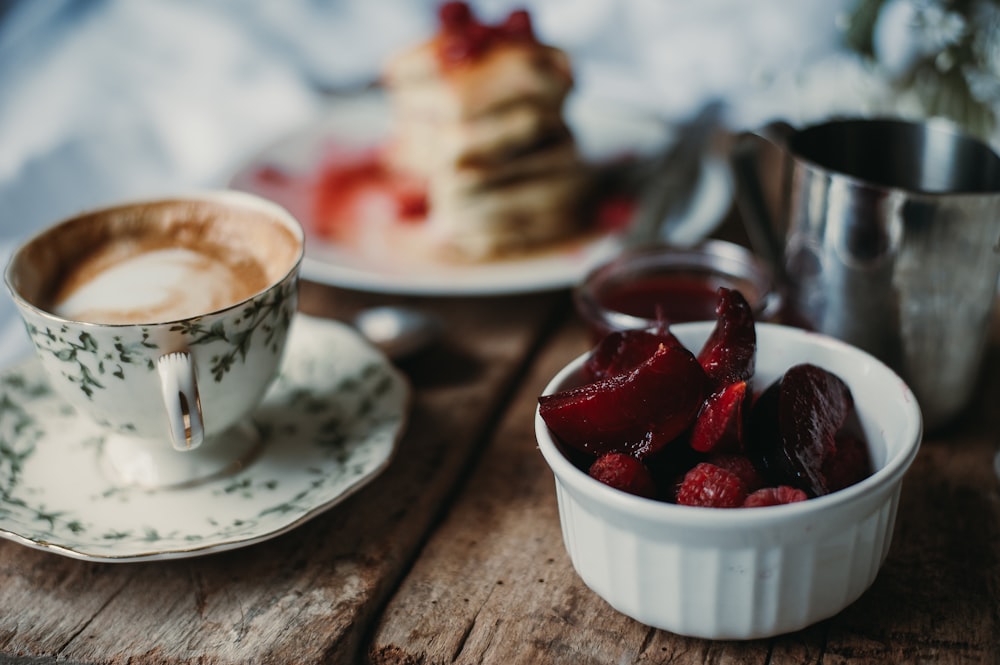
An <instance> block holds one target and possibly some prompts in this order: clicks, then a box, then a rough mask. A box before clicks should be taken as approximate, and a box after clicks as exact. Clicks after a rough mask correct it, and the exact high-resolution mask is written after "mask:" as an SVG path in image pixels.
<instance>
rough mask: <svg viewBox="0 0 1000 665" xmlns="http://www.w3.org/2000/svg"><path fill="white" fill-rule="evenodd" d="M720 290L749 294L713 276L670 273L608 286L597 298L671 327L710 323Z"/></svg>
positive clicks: (610, 308)
mask: <svg viewBox="0 0 1000 665" xmlns="http://www.w3.org/2000/svg"><path fill="white" fill-rule="evenodd" d="M720 286H727V287H731V288H740V290H741V291H742V292H744V293H750V291H749V290H748V289H747V288H746V287H745V286H744V285H742V284H738V285H737V284H733V282H732V280H727V279H725V278H723V277H721V276H719V275H717V274H714V273H710V272H697V271H691V272H667V273H660V274H654V275H643V276H639V277H635V278H632V279H630V280H628V281H621V282H615V283H611V284H608V285H607V286H606V287H604V289H602V291H601V292H600V293H599V294H598V295H597V299H598V301H599V303H600V304H601V305H602V306H603V307H605V308H606V309H609V310H614V311H616V312H621V313H623V314H628V315H630V316H636V317H639V318H643V319H651V320H656V319H658V318H660V317H662V318H664V319H665V320H666V321H669V322H671V323H681V322H684V321H711V320H713V319H715V306H716V303H717V301H718V289H719V287H720Z"/></svg>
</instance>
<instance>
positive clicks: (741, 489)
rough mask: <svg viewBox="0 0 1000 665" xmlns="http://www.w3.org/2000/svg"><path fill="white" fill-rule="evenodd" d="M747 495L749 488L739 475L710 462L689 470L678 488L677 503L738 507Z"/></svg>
mask: <svg viewBox="0 0 1000 665" xmlns="http://www.w3.org/2000/svg"><path fill="white" fill-rule="evenodd" d="M746 497H747V488H746V485H745V484H744V483H743V481H742V480H741V479H740V477H739V476H737V475H736V474H735V473H733V472H732V471H727V470H726V469H723V468H721V467H718V466H715V465H714V464H709V463H708V462H702V463H700V464H698V465H696V466H695V467H694V468H693V469H691V470H690V471H688V472H687V474H686V475H685V476H684V480H683V482H681V486H680V488H678V490H677V503H679V504H681V505H684V506H705V507H709V508H738V507H739V506H742V505H743V501H744V500H745V499H746Z"/></svg>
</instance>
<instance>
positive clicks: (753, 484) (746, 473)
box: [705, 453, 766, 492]
mask: <svg viewBox="0 0 1000 665" xmlns="http://www.w3.org/2000/svg"><path fill="white" fill-rule="evenodd" d="M705 461H706V462H709V463H711V464H714V465H715V466H718V467H721V468H723V469H725V470H726V471H732V472H733V473H735V474H736V475H737V476H739V477H740V480H742V481H743V484H744V485H746V487H747V492H755V491H757V490H759V489H760V488H761V487H764V485H765V484H766V481H765V480H764V477H763V476H762V475H760V471H758V470H757V467H755V466H754V465H753V462H751V461H750V459H749V458H748V457H747V456H746V455H740V454H733V453H715V454H712V455H709V456H708V459H706V460H705Z"/></svg>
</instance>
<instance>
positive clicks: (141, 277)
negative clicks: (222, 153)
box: [53, 246, 267, 323]
mask: <svg viewBox="0 0 1000 665" xmlns="http://www.w3.org/2000/svg"><path fill="white" fill-rule="evenodd" d="M115 249H116V248H115V247H113V246H112V247H110V248H104V251H102V252H98V253H97V254H95V255H94V256H91V257H90V258H88V260H87V261H84V262H82V263H81V264H80V265H78V266H76V267H75V270H74V271H73V272H72V273H71V274H70V275H69V276H68V277H67V279H66V280H65V281H64V282H63V285H62V290H61V292H60V293H59V294H57V295H56V298H55V303H54V307H53V311H54V312H55V313H56V314H58V315H59V316H62V317H65V318H68V319H76V320H79V321H92V322H94V323H136V322H144V321H175V320H178V319H185V318H189V317H192V316H198V315H199V314H204V313H206V312H214V311H217V310H220V309H223V308H225V307H228V306H229V305H232V304H234V303H238V302H240V301H242V300H245V299H246V298H249V297H250V296H252V295H253V294H254V293H257V292H258V291H261V290H263V289H264V288H265V287H266V286H267V280H266V279H265V275H264V271H263V270H262V269H258V270H256V271H254V270H247V269H246V266H244V267H243V269H242V270H240V271H236V270H234V269H233V268H232V267H231V266H229V265H228V264H226V263H224V262H221V261H219V260H218V258H216V257H213V256H208V255H205V254H202V253H199V252H198V251H195V250H193V249H189V248H182V247H177V248H166V249H153V250H151V251H147V252H141V253H139V254H136V255H134V256H127V257H125V258H124V259H121V260H109V259H108V256H107V254H109V253H112V254H113V253H114V251H115Z"/></svg>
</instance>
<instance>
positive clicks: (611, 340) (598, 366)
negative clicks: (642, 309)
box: [583, 326, 681, 381]
mask: <svg viewBox="0 0 1000 665" xmlns="http://www.w3.org/2000/svg"><path fill="white" fill-rule="evenodd" d="M661 344H665V345H667V346H678V347H679V346H681V343H680V341H679V340H678V339H677V338H676V337H674V336H673V334H671V333H670V331H669V330H667V328H666V326H664V327H662V328H654V329H651V330H624V331H620V332H613V333H610V334H608V335H606V336H604V337H603V338H602V339H601V341H600V342H598V344H597V346H595V347H594V349H593V351H591V352H590V355H589V356H587V360H586V362H585V363H584V366H583V369H584V372H585V376H586V378H587V380H588V381H600V380H601V379H606V378H609V377H612V376H614V375H616V374H621V373H622V372H629V371H631V370H633V369H635V368H636V367H638V366H639V365H641V364H642V363H644V362H646V361H647V360H649V359H650V358H651V357H652V356H653V354H654V353H656V350H657V349H658V348H660V345H661Z"/></svg>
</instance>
